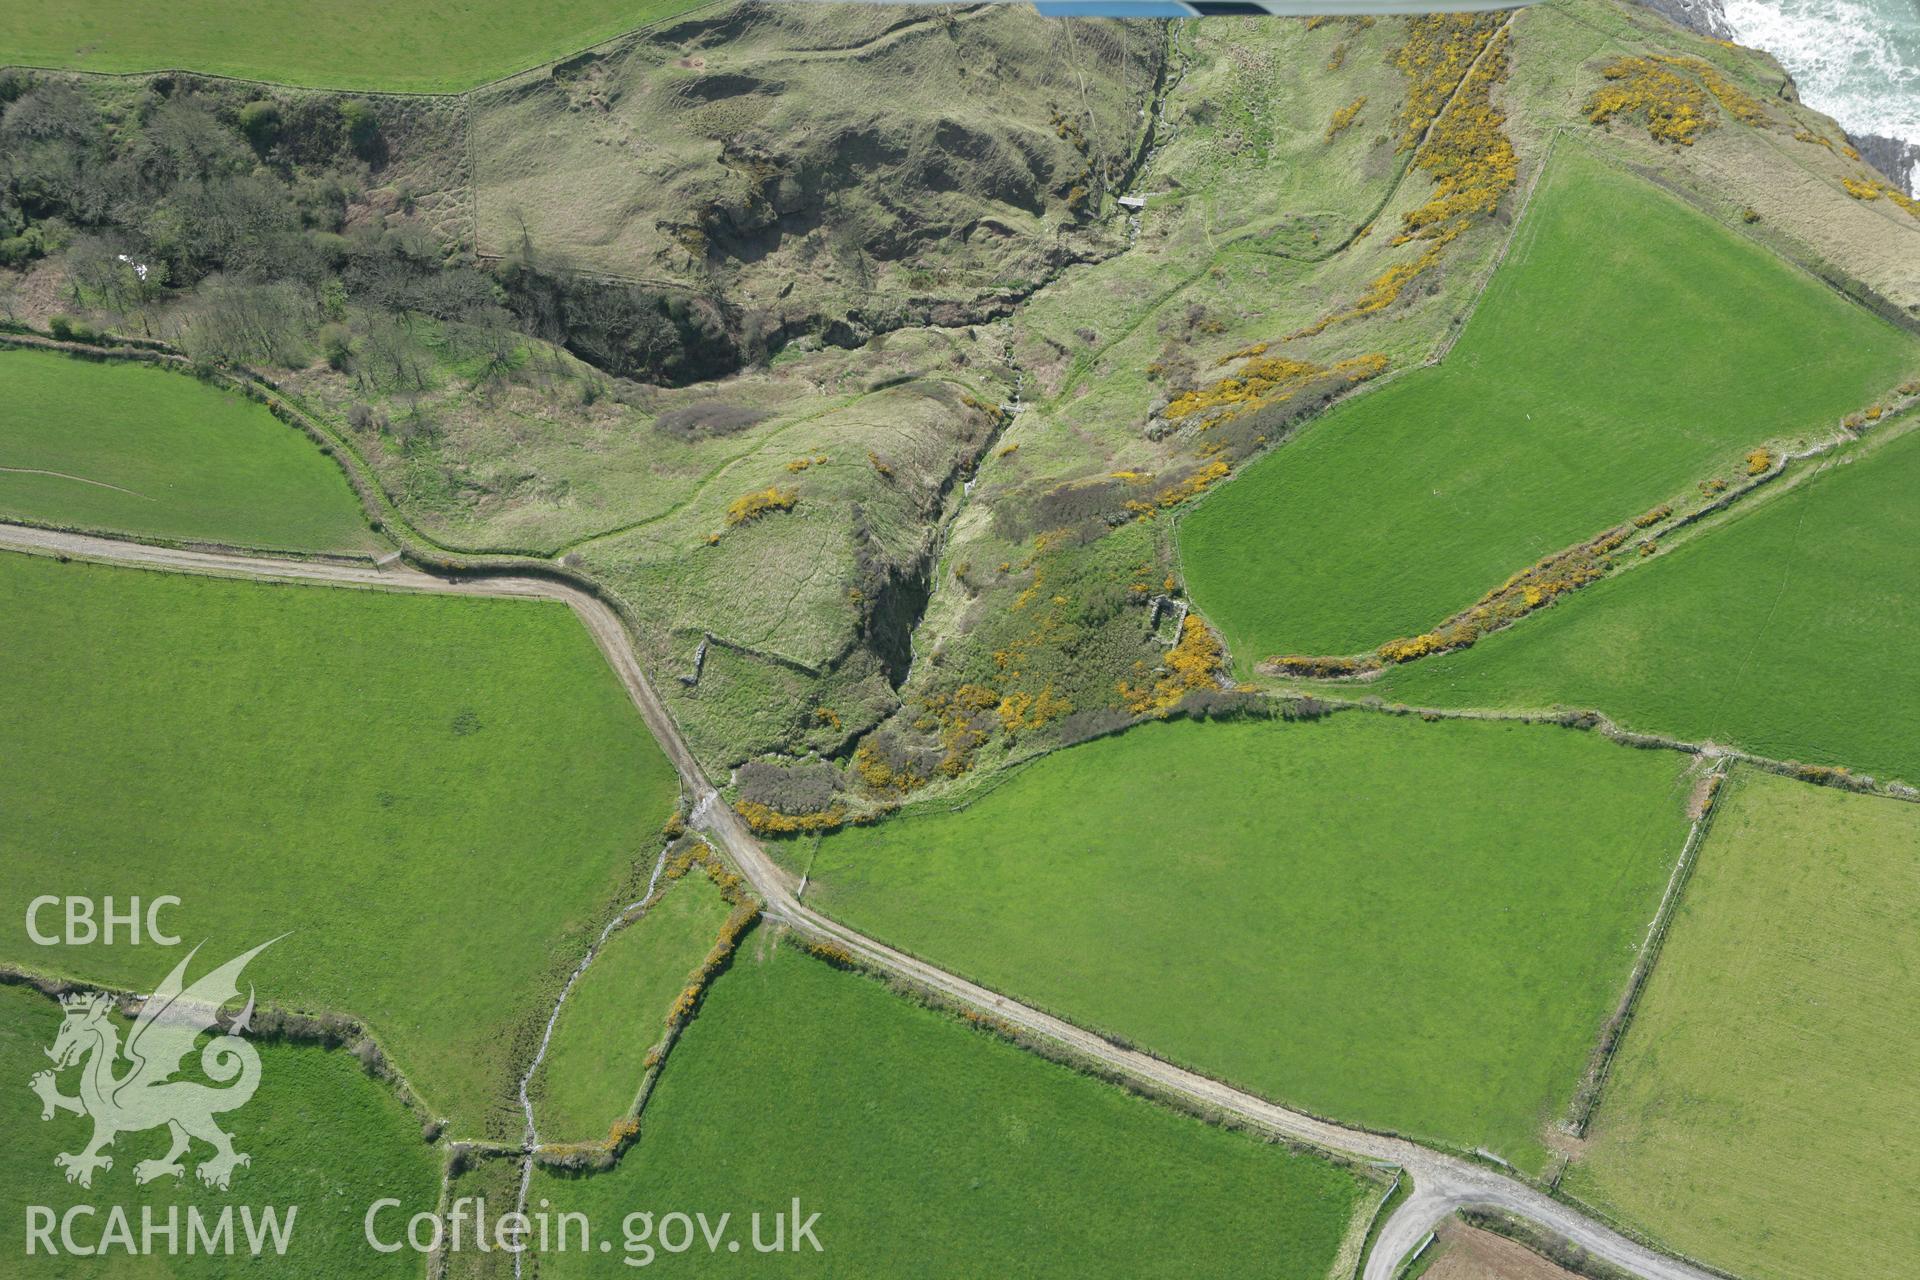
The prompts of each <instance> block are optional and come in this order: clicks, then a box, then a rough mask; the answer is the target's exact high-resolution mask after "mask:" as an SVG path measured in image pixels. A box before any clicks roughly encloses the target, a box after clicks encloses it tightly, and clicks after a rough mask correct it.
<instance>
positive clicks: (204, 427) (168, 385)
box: [0, 348, 377, 551]
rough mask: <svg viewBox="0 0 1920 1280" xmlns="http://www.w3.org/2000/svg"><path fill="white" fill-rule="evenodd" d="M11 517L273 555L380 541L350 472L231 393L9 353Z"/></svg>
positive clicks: (6, 424)
mask: <svg viewBox="0 0 1920 1280" xmlns="http://www.w3.org/2000/svg"><path fill="white" fill-rule="evenodd" d="M0 518H5V519H24V520H31V521H37V522H40V523H44V524H54V525H60V526H63V527H68V528H82V529H91V530H100V531H104V532H109V533H129V534H133V535H135V536H136V537H148V538H163V539H190V540H200V541H207V542H224V543H231V544H234V545H237V546H247V547H262V548H267V549H270V550H275V551H366V550H368V549H370V548H372V547H374V546H376V545H377V541H376V539H375V537H374V534H373V532H372V530H370V529H369V528H368V527H367V522H366V517H365V516H364V515H363V514H362V512H361V508H360V502H359V499H358V498H356V497H355V496H354V493H353V490H352V488H350V487H349V486H348V484H347V479H346V476H344V475H343V474H341V471H340V468H339V467H338V466H336V465H334V463H333V461H332V460H331V459H330V458H328V457H326V456H325V455H324V454H322V453H321V452H320V450H319V449H318V448H316V447H315V446H314V444H313V442H312V441H311V440H309V439H307V437H305V436H304V435H302V434H301V433H300V432H299V431H296V430H295V429H294V428H292V427H289V426H287V425H286V424H285V423H283V422H281V421H280V420H279V419H277V418H275V417H274V416H273V415H272V414H271V413H268V412H267V410H266V409H264V408H262V407H261V406H259V405H257V404H255V403H253V402H252V401H250V400H247V399H246V398H244V397H242V396H240V395H237V394H235V393H233V392H231V391H225V390H222V389H220V388H217V387H212V386H209V385H207V384H206V383H204V382H199V381H196V380H195V379H193V378H189V377H185V376H183V375H181V374H178V373H172V372H168V371H167V370H164V369H152V368H147V367H145V366H142V365H137V364H128V363H98V362H95V361H91V360H78V359H74V358H73V357H70V356H63V355H56V354H53V353H51V352H46V351H20V350H13V349H7V348H0Z"/></svg>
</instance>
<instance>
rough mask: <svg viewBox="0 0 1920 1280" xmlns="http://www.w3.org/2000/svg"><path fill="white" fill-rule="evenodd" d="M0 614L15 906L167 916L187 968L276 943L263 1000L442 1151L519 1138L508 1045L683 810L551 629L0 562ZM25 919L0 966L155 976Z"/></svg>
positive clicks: (423, 606) (260, 970) (5, 840)
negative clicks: (53, 941) (428, 1126)
mask: <svg viewBox="0 0 1920 1280" xmlns="http://www.w3.org/2000/svg"><path fill="white" fill-rule="evenodd" d="M0 617H3V618H5V619H6V620H7V627H6V631H7V641H6V644H5V645H0V688H5V689H6V690H7V691H8V702H7V712H8V714H7V715H6V716H5V717H0V758H4V759H6V760H7V761H8V762H9V765H8V767H7V768H6V769H4V770H0V812H4V813H5V814H6V815H7V820H6V822H5V823H4V824H3V825H0V892H4V894H5V897H6V899H7V900H8V901H10V902H19V903H23V904H24V903H25V902H26V901H27V900H28V899H30V898H32V897H34V896H36V895H40V894H48V893H51V894H58V895H61V896H63V897H64V896H69V895H71V896H82V897H90V898H94V899H99V898H103V897H105V896H106V895H109V894H111V895H113V896H114V897H115V898H116V899H117V900H118V901H119V902H120V903H121V904H122V906H123V908H124V904H125V902H126V900H127V899H128V898H130V897H132V896H134V895H139V896H140V897H142V898H143V899H147V900H151V899H152V898H154V897H156V896H159V895H162V894H172V895H175V896H178V897H179V898H180V899H181V900H182V901H181V905H180V906H179V907H178V908H176V909H174V910H173V912H172V913H171V915H170V917H169V923H170V924H171V926H172V928H173V929H174V931H175V932H176V933H178V934H180V935H181V936H182V937H183V938H184V939H185V940H186V941H188V942H190V943H198V942H201V941H202V940H203V939H204V940H205V943H206V946H205V951H204V952H203V959H205V960H206V961H207V962H208V963H209V964H212V963H218V962H220V961H223V960H225V959H226V958H228V957H231V956H234V955H238V954H239V953H240V952H242V951H244V950H246V949H247V948H249V947H252V946H254V945H255V944H257V943H259V942H262V941H265V940H266V939H268V938H273V937H277V936H279V935H281V934H290V936H288V937H286V938H284V939H282V940H281V941H279V942H278V943H276V944H275V945H274V946H273V947H271V948H269V949H268V950H267V951H266V952H265V953H264V954H262V955H261V956H260V957H259V958H258V959H256V960H255V961H254V962H253V963H252V965H250V966H249V968H248V972H247V977H248V979H249V980H250V981H252V982H253V983H255V984H256V986H257V989H258V991H259V993H260V998H261V1000H262V1002H263V1003H268V1004H277V1005H281V1006H286V1007H293V1008H302V1009H321V1010H331V1011H339V1012H344V1013H348V1014H351V1015H353V1016H355V1017H357V1018H359V1019H362V1020H364V1021H365V1022H366V1023H367V1024H368V1025H370V1026H371V1027H372V1028H373V1030H374V1031H375V1032H376V1034H377V1035H378V1036H379V1037H380V1039H381V1040H382V1042H383V1043H384V1045H385V1046H386V1048H387V1050H388V1052H389V1053H390V1054H391V1055H392V1056H393V1058H394V1059H395V1060H396V1061H397V1062H398V1064H399V1066H400V1067H401V1068H402V1069H403V1070H404V1071H405V1072H407V1074H408V1075H409V1077H410V1078H411V1079H412V1080H413V1082H414V1084H415V1085H416V1086H417V1087H418V1089H419V1091H420V1092H421V1094H422V1095H423V1096H424V1097H425V1099H426V1101H427V1103H428V1104H429V1105H430V1106H431V1107H432V1108H434V1110H435V1111H436V1112H437V1113H439V1114H441V1115H445V1116H448V1117H450V1118H451V1119H452V1120H453V1124H454V1131H455V1133H456V1134H461V1133H473V1132H477V1131H480V1130H482V1129H489V1130H492V1131H507V1132H511V1133H513V1134H517V1133H518V1131H519V1130H518V1124H519V1119H520V1118H519V1113H518V1108H517V1104H515V1103H514V1101H513V1080H514V1079H515V1078H516V1072H517V1071H518V1070H519V1069H521V1068H522V1067H524V1064H525V1063H526V1062H527V1061H528V1060H530V1058H531V1056H532V1049H533V1045H532V1044H531V1043H520V1042H521V1041H524V1040H526V1039H528V1038H529V1037H537V1035H538V1031H539V1028H540V1027H541V1026H542V1025H544V1023H545V1020H546V1016H547V1012H548V1009H549V1007H550V1005H549V1003H548V1002H549V1001H550V1000H551V999H552V996H553V995H554V994H555V993H556V992H557V989H558V984H559V981H560V979H561V978H562V977H563V976H564V974H565V973H566V971H567V970H568V969H570V968H571V966H572V964H573V962H574V960H575V959H577V958H578V956H579V955H580V954H581V953H582V951H583V950H584V948H585V946H586V944H587V942H588V940H589V939H590V938H591V937H592V936H593V935H594V934H595V933H597V931H598V928H599V926H600V923H601V922H602V921H603V920H604V919H605V914H604V913H605V912H606V911H607V910H608V908H609V907H610V906H611V905H612V903H613V901H614V899H615V897H616V895H617V894H618V893H621V892H628V893H629V894H630V895H631V894H632V890H631V885H630V882H631V881H632V879H633V878H634V877H635V876H636V875H643V874H644V868H636V866H635V863H636V860H638V861H640V862H651V859H652V855H653V852H654V850H655V849H657V848H658V839H657V832H658V829H659V826H660V824H661V822H662V821H664V820H665V818H666V817H667V816H668V814H670V813H671V812H672V808H673V805H674V802H675V797H676V795H677V791H678V782H677V779H676V778H675V775H674V773H673V770H672V768H671V766H670V765H669V764H668V763H667V761H666V758H665V757H664V756H663V755H662V754H661V752H660V750H659V748H658V747H657V746H655V744H654V742H653V740H652V739H651V738H650V737H649V736H648V735H647V732H646V730H645V728H644V726H643V725H642V723H641V721H640V719H639V717H638V716H637V715H635V714H634V711H633V708H632V705H631V704H630V703H629V702H628V700H627V697H626V695H625V691H624V690H623V689H622V688H621V687H620V685H619V683H618V681H617V680H616V678H615V677H614V675H613V673H612V671H611V670H610V669H609V668H608V667H607V665H606V663H605V661H604V659H603V658H602V657H601V655H600V653H599V651H598V650H597V649H596V648H595V647H594V645H593V642H592V641H591V640H590V639H589V638H588V636H587V634H586V632H585V630H584V629H583V628H582V627H581V626H580V625H579V623H578V622H577V621H576V620H575V618H574V617H573V615H572V614H571V613H570V612H569V611H568V610H567V609H565V608H564V607H562V606H560V605H557V604H547V603H533V602H522V601H499V600H482V599H464V598H450V597H428V596H404V595H397V594H387V593H382V592H373V591H353V590H342V589H336V588H323V587H313V586H298V587H294V586H275V585H265V584H259V583H243V582H234V581H226V580H220V579H213V578H196V577H185V576H174V575H163V574H156V573H148V572H145V571H141V570H134V569H121V568H106V567H101V566H97V565H85V564H60V563H57V562H56V561H53V560H51V559H40V558H36V557H28V556H21V555H14V554H7V555H0ZM24 916H25V912H24V911H13V912H10V913H9V916H8V919H7V920H6V922H5V925H4V931H0V960H4V961H6V962H10V963H13V964H18V965H25V966H28V967H31V968H35V969H40V970H46V971H52V972H55V973H58V974H61V975H65V976H72V977H76V978H80V979H85V980H91V981H100V982H109V983H116V984H120V985H123V986H126V987H129V988H135V987H141V986H142V984H148V983H151V982H153V981H155V980H157V977H158V976H159V975H157V974H155V973H152V972H150V971H151V970H153V969H154V967H155V965H156V964H157V963H159V959H160V956H161V954H162V953H161V952H159V950H158V949H156V948H154V947H152V946H129V945H126V943H125V940H124V937H123V938H122V939H121V940H120V941H119V943H118V944H116V945H112V946H105V945H100V944H98V943H96V944H95V945H92V946H84V947H45V946H38V945H35V944H33V943H32V942H31V941H30V940H29V938H28V936H27V934H26V925H25V919H24ZM55 916H57V913H52V915H50V916H47V917H43V918H42V921H41V923H42V926H43V931H44V929H45V927H46V926H48V925H50V924H51V923H52V922H53V919H54V917H55Z"/></svg>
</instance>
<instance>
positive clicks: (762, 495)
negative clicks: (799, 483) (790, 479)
mask: <svg viewBox="0 0 1920 1280" xmlns="http://www.w3.org/2000/svg"><path fill="white" fill-rule="evenodd" d="M799 501H800V494H799V491H798V490H794V489H782V488H780V487H778V486H777V485H769V486H767V487H766V488H764V489H760V490H756V491H755V492H753V493H746V494H742V495H741V496H739V497H738V498H735V499H734V500H733V501H732V502H730V503H728V504H727V524H728V525H729V526H733V525H741V524H748V523H751V522H752V521H755V520H758V519H759V518H760V517H761V516H764V515H768V514H770V513H772V512H775V511H791V510H793V508H794V505H795V504H796V503H798V502H799Z"/></svg>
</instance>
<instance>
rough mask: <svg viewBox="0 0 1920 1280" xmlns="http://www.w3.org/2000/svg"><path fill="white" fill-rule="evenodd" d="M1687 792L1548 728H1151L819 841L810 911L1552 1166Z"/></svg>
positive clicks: (1633, 757) (1084, 1015) (1245, 1077)
mask: <svg viewBox="0 0 1920 1280" xmlns="http://www.w3.org/2000/svg"><path fill="white" fill-rule="evenodd" d="M1685 767H1686V764H1685V760H1684V758H1683V757H1681V756H1679V755H1677V754H1674V753H1668V752H1646V751H1633V750H1629V749H1627V748H1624V747H1619V746H1616V745H1614V744H1612V743H1610V742H1608V741H1606V740H1605V739H1603V738H1600V737H1599V736H1597V735H1592V734H1585V733H1580V732H1577V731H1572V730H1565V729H1559V728H1554V727H1542V726H1523V725H1517V724H1501V723H1482V722H1473V723H1467V722H1443V723H1433V724H1428V723H1423V722H1421V721H1419V720H1416V719H1413V718H1410V717H1409V718H1399V717H1390V716H1383V715H1374V714H1368V713H1358V712H1356V713H1347V714H1342V715H1338V716H1335V717H1333V718H1332V719H1330V720H1326V721H1322V722H1318V723H1311V724H1283V723H1278V722H1255V721H1237V722H1228V723H1207V724H1196V723H1192V722H1186V721H1182V722H1176V723H1171V724H1154V725H1148V726H1145V727H1142V728H1138V729H1133V730H1129V731H1128V732H1126V733H1124V734H1121V735H1119V736H1117V737H1112V738H1106V739H1102V740H1100V741H1097V742H1093V743H1089V744H1087V745H1084V746H1079V747H1074V748H1072V749H1070V750H1067V751H1062V752H1057V753H1055V754H1053V755H1050V756H1046V757H1044V758H1042V759H1040V760H1039V761H1037V762H1035V763H1034V764H1032V765H1029V766H1027V767H1025V768H1024V769H1021V770H1019V771H1017V772H1015V773H1014V774H1013V775H1011V776H1010V777H1009V778H1008V779H1007V780H1006V781H1005V782H1004V783H1003V784H1001V785H1000V786H998V787H997V788H995V789H993V790H991V791H988V792H986V793H985V794H981V795H979V796H978V797H977V798H976V799H974V800H973V802H972V803H971V804H970V805H968V806H967V807H965V808H963V809H960V810H958V811H956V812H938V811H933V812H927V813H924V814H921V815H919V816H910V817H898V818H894V819H890V820H888V821H887V822H884V823H882V824H880V825H878V826H875V827H868V828H857V829H853V830H849V831H846V832H843V833H841V834H837V835H832V836H829V837H827V838H826V839H825V840H824V841H823V842H822V843H821V845H820V848H819V851H818V853H817V855H816V856H815V858H814V860H813V864H812V876H813V879H812V885H813V887H812V888H811V889H810V890H809V892H808V900H809V901H810V902H812V903H813V904H814V905H815V906H817V907H818V908H820V909H821V910H822V911H825V912H826V913H828V914H829V915H832V916H835V917H836V918H839V919H842V920H845V921H846V922H847V923H848V924H850V925H853V926H855V927H856V928H859V929H862V930H864V931H866V932H868V933H871V934H874V935H876V936H878V937H881V938H884V939H886V940H887V941H889V942H892V943H894V944H896V945H899V946H902V947H905V948H907V949H909V950H911V951H913V952H915V953H916V954H919V955H921V956H924V957H926V958H927V959H929V960H931V961H933V962H935V963H937V964H942V965H946V966H949V967H953V968H956V969H958V970H960V971H962V972H964V973H966V974H968V975H969V976H971V977H973V978H975V979H978V980H980V981H983V982H985V983H986V984H988V985H990V986H992V987H994V988H996V989H998V990H1003V991H1006V992H1009V993H1010V994H1014V995H1018V996H1020V997H1022V998H1023V999H1026V1000H1030V1001H1033V1002H1037V1003H1038V1004H1040V1005H1042V1006H1044V1007H1046V1008H1049V1009H1051V1010H1053V1011H1055V1012H1057V1013H1060V1014H1062V1015H1063V1016H1066V1017H1069V1018H1072V1019H1074V1020H1076V1021H1079V1022H1081V1023H1084V1024H1086V1025H1089V1026H1093V1027H1097V1028H1101V1029H1103V1030H1105V1031H1107V1032H1110V1033H1114V1034H1118V1035H1122V1036H1125V1037H1126V1038H1128V1039H1130V1040H1132V1041H1134V1042H1136V1043H1138V1044H1140V1045H1142V1046H1144V1047H1146V1048H1149V1049H1151V1050H1153V1051H1154V1052H1156V1053H1159V1054H1162V1055H1164V1056H1166V1057H1168V1058H1171V1059H1173V1060H1175V1061H1178V1062H1181V1063H1184V1064H1187V1065H1190V1066H1193V1067H1196V1068H1198V1069H1200V1070H1203V1071H1205V1072H1207V1073H1209V1074H1212V1075H1215V1076H1219V1077H1221V1078H1223V1079H1226V1080H1230V1081H1232V1082H1233V1083H1235V1084H1238V1085H1241V1086H1244V1087H1247V1088H1251V1089H1254V1090H1256V1091H1258V1092H1260V1093H1262V1094H1264V1095H1267V1096H1270V1097H1273V1098H1276V1099H1278V1100H1281V1101H1285V1102H1288V1103H1292V1104H1296V1105H1299V1106H1303V1107H1305V1108H1307V1109H1309V1110H1311V1111H1314V1112H1316V1113H1319V1114H1322V1115H1326V1116H1329V1117H1333V1118H1336V1119H1339V1120H1343V1121H1347V1122H1352V1123H1360V1124H1366V1125H1372V1126H1376V1127H1384V1128H1391V1129H1395V1130H1398V1131H1401V1132H1404V1133H1407V1134H1409V1135H1413V1136H1417V1137H1420V1138H1424V1139H1428V1140H1432V1141H1437V1142H1440V1143H1443V1144H1446V1145H1450V1146H1453V1147H1457V1148H1473V1147H1486V1148H1488V1149H1489V1150H1491V1151H1494V1152H1496V1153H1498V1154H1499V1155H1501V1156H1502V1157H1504V1158H1505V1159H1507V1160H1509V1161H1512V1162H1513V1163H1514V1164H1516V1165H1520V1166H1523V1167H1535V1166H1537V1165H1538V1164H1539V1163H1540V1162H1541V1160H1542V1159H1543V1158H1544V1152H1543V1150H1542V1148H1541V1146H1540V1143H1539V1138H1538V1134H1539V1131H1540V1129H1541V1126H1542V1124H1543V1123H1544V1122H1546V1121H1547V1120H1549V1119H1551V1118H1556V1117H1557V1116H1558V1115H1559V1113H1560V1112H1561V1110H1563V1109H1564V1108H1565V1106H1566V1105H1567V1103H1568V1100H1569V1099H1570V1097H1571V1095H1572V1093H1573V1089H1574V1086H1575V1083H1576V1081H1577V1079H1578V1077H1579V1074H1580V1071H1581V1068H1582V1066H1583V1064H1584V1063H1585V1061H1586V1058H1587V1055H1588V1053H1589V1052H1590V1050H1591V1049H1592V1047H1593V1044H1594V1040H1595V1037H1596V1035H1597V1034H1598V1031H1599V1028H1600V1024H1601V1022H1602V1020H1603V1019H1604V1018H1605V1016H1606V1014H1607V1012H1608V1010H1609V1009H1610V1008H1611V1007H1612V1005H1613V1002H1614V1000H1615V999H1616V998H1617V997H1618V995H1619V993H1620V990H1621V988H1622V986H1623V985H1624V983H1625V981H1626V979H1627V975H1628V973H1629V971H1630V970H1631V968H1632V965H1633V957H1634V953H1635V948H1636V946H1637V945H1638V944H1639V942H1640V941H1641V938H1642V935H1643V934H1644V932H1645V929H1646V922H1647V921H1648V919H1650V918H1651V916H1652V914H1653V910H1654V904H1655V903H1656V902H1657V901H1658V899H1659V897H1660V893H1661V890H1662V888H1663V886H1664V884H1665V882H1666V879H1667V876H1668V873H1669V870H1670V868H1671V866H1672V863H1673V860H1674V858H1675V856H1676V855H1677V854H1678V853H1679V850H1680V845H1681V843H1682V840H1683V838H1684V834H1685V831H1686V828H1687V822H1686V817H1685V814H1684V811H1683V808H1684V806H1683V802H1684V800H1685V791H1686V785H1685V783H1684V780H1683V776H1682V775H1683V770H1684V769H1685Z"/></svg>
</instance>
